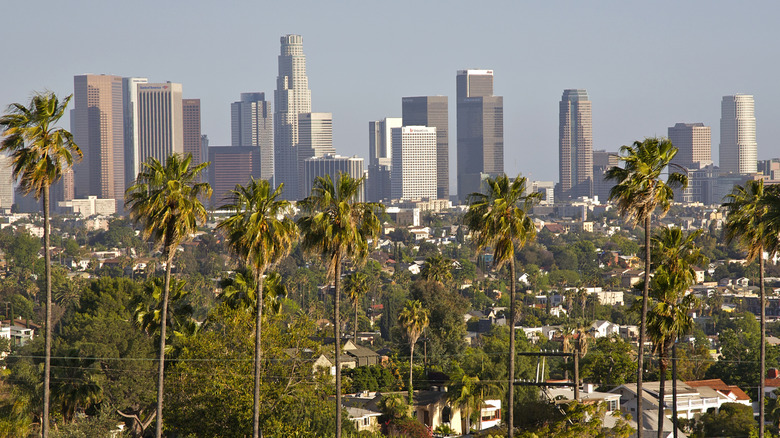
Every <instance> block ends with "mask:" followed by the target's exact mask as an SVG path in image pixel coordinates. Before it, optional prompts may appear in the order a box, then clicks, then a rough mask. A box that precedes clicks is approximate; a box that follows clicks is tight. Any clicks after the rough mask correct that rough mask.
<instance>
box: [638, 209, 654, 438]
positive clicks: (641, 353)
mask: <svg viewBox="0 0 780 438" xmlns="http://www.w3.org/2000/svg"><path fill="white" fill-rule="evenodd" d="M650 216H651V215H650V214H648V215H647V217H645V285H644V288H643V289H642V316H641V320H640V322H639V350H638V352H637V365H638V366H637V370H636V395H637V397H636V424H637V428H636V437H637V438H642V424H643V418H642V398H643V397H642V394H643V393H642V372H643V368H644V359H645V354H644V351H645V338H646V336H647V330H646V328H647V301H648V296H649V295H650Z"/></svg>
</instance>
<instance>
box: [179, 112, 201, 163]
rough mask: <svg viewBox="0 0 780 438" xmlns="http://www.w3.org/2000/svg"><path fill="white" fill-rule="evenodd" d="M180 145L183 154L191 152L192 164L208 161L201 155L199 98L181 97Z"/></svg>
mask: <svg viewBox="0 0 780 438" xmlns="http://www.w3.org/2000/svg"><path fill="white" fill-rule="evenodd" d="M181 111H182V112H181V113H182V145H183V148H184V155H187V154H192V163H191V165H192V166H196V165H198V164H200V163H205V162H206V161H208V159H207V157H204V156H202V155H201V147H200V135H201V134H200V99H182V100H181Z"/></svg>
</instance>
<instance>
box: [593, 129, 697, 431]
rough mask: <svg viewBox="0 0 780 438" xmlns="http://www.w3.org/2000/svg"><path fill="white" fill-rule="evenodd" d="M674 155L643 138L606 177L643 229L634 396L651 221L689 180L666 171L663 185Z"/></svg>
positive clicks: (622, 207) (667, 145)
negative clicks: (642, 263) (641, 285)
mask: <svg viewBox="0 0 780 438" xmlns="http://www.w3.org/2000/svg"><path fill="white" fill-rule="evenodd" d="M675 155H677V148H676V147H674V145H672V142H671V141H669V139H666V138H646V139H645V140H644V141H635V142H634V144H633V145H631V146H621V147H620V157H619V159H620V161H622V162H623V163H624V164H625V165H624V167H618V166H615V167H612V168H611V169H609V170H607V173H606V175H605V178H606V179H607V180H613V181H615V183H616V184H615V186H614V187H612V189H611V190H610V193H609V199H610V200H611V201H612V200H614V201H617V208H618V211H619V212H620V214H621V215H622V216H623V217H624V218H625V219H626V220H627V221H628V222H629V223H634V224H641V225H642V226H643V227H644V229H645V278H644V287H643V289H642V313H641V319H640V323H639V351H638V354H637V363H638V364H639V366H638V367H637V380H636V387H637V394H642V368H643V365H642V364H643V361H644V345H645V339H646V335H647V334H646V329H647V305H648V300H649V298H648V296H649V290H650V289H649V288H650V267H651V266H650V260H651V259H650V235H651V232H650V231H651V230H650V221H651V219H652V216H653V212H654V211H655V210H656V208H660V210H661V213H660V215H661V216H663V215H665V214H666V212H668V211H669V208H670V207H671V201H672V199H674V191H673V190H674V189H675V188H677V187H682V188H685V187H687V185H688V177H687V175H685V174H682V173H679V172H669V175H668V177H667V180H666V182H664V181H663V180H661V173H663V172H664V171H665V170H666V168H667V167H668V166H669V164H670V163H671V161H672V159H673V158H674V156H675ZM636 408H637V424H638V425H640V427H638V428H637V438H642V427H641V424H642V397H638V398H637V403H636Z"/></svg>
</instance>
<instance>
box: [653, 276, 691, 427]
mask: <svg viewBox="0 0 780 438" xmlns="http://www.w3.org/2000/svg"><path fill="white" fill-rule="evenodd" d="M650 283H651V284H650V296H651V297H652V298H654V299H655V301H656V302H655V305H654V306H653V309H652V310H651V311H650V312H649V313H648V318H647V331H648V334H649V335H650V339H651V340H652V342H653V350H654V353H655V354H656V355H658V363H659V369H660V379H659V391H658V438H661V437H663V436H664V434H663V432H664V425H663V420H664V418H665V417H666V415H665V414H664V397H665V394H664V382H665V381H666V370H667V369H668V367H669V350H670V349H671V348H672V346H673V345H674V343H675V342H676V341H677V338H678V337H679V336H680V335H683V334H685V333H687V332H689V331H690V330H691V329H692V328H693V324H694V322H693V318H692V317H691V316H690V314H689V312H691V311H693V309H694V308H695V307H696V306H697V302H696V301H697V300H696V297H695V296H694V295H692V294H689V295H684V294H685V291H686V290H687V289H688V287H689V286H690V285H691V284H692V283H691V282H690V280H689V279H688V278H686V275H685V274H684V273H680V272H673V271H669V270H667V268H666V266H662V267H660V268H658V269H656V270H655V275H654V276H653V278H652V280H650ZM683 295H684V296H683ZM674 410H676V409H674ZM673 416H674V414H673ZM672 420H673V421H674V422H675V427H676V420H675V419H674V418H672Z"/></svg>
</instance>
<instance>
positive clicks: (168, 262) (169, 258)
mask: <svg viewBox="0 0 780 438" xmlns="http://www.w3.org/2000/svg"><path fill="white" fill-rule="evenodd" d="M172 227H173V225H172V224H171V225H169V230H170V229H171V228H172ZM171 234H172V232H168V233H166V237H165V240H166V242H165V249H164V252H165V284H164V286H163V297H162V314H161V315H160V353H159V360H158V362H159V363H158V365H157V425H156V428H155V432H154V436H155V438H161V437H162V428H163V385H164V381H165V379H164V377H165V335H166V333H165V332H166V329H167V328H168V295H169V294H170V290H171V267H172V265H173V256H174V251H175V250H176V249H175V248H173V242H172V240H173V237H172V236H171ZM169 236H171V237H169Z"/></svg>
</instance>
